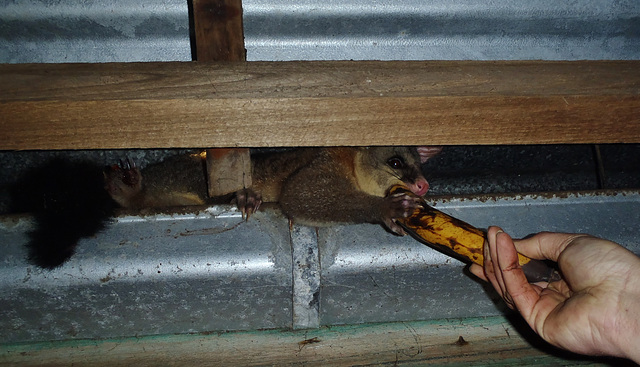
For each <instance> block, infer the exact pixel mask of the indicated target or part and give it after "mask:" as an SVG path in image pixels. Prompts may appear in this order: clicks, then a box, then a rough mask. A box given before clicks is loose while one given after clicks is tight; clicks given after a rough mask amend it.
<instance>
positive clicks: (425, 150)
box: [417, 145, 442, 163]
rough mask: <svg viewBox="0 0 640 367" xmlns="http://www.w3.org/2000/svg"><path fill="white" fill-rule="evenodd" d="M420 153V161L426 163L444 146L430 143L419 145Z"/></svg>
mask: <svg viewBox="0 0 640 367" xmlns="http://www.w3.org/2000/svg"><path fill="white" fill-rule="evenodd" d="M417 149H418V154H419V155H420V163H424V162H426V161H427V160H429V159H430V158H433V157H435V156H436V155H437V154H438V153H440V152H441V151H442V147H434V146H430V145H425V146H420V147H417Z"/></svg>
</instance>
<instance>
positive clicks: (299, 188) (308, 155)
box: [29, 147, 441, 268]
mask: <svg viewBox="0 0 640 367" xmlns="http://www.w3.org/2000/svg"><path fill="white" fill-rule="evenodd" d="M440 150H441V148H439V147H418V148H415V147H336V148H301V149H295V150H289V151H284V152H278V153H268V154H256V155H253V156H252V162H253V172H252V175H253V184H252V186H251V187H250V188H246V189H244V190H241V191H239V192H237V193H236V194H235V201H236V203H237V205H238V207H239V208H240V210H241V211H242V212H243V214H246V215H247V216H249V215H250V214H252V213H253V212H255V211H256V210H258V208H259V207H260V205H261V203H263V202H273V203H277V205H278V206H279V207H280V209H281V210H282V212H283V214H284V215H285V216H287V217H288V218H289V219H290V220H292V221H295V222H296V223H300V224H307V225H315V226H321V225H327V224H331V223H367V222H368V223H379V224H382V225H384V226H385V227H386V228H388V229H389V230H391V231H392V232H395V233H397V234H404V232H403V230H402V229H401V227H400V226H398V225H397V224H396V223H395V221H394V219H396V218H400V217H406V216H407V215H409V214H410V213H411V212H413V209H414V208H416V206H419V205H420V204H419V202H418V201H417V200H416V199H415V198H414V197H412V196H409V195H404V194H399V195H392V196H387V189H388V188H390V187H391V186H393V185H395V184H400V183H403V184H405V185H406V186H407V187H409V189H410V190H411V191H412V192H413V193H415V194H416V195H418V196H423V195H424V194H425V193H426V192H427V190H428V189H429V184H428V182H427V180H426V179H425V178H424V176H423V175H422V173H421V169H420V164H421V163H424V162H425V161H426V160H428V159H429V158H431V157H433V156H434V155H436V154H437V153H439V152H440ZM65 170H66V171H69V168H68V167H66V168H65V169H61V168H60V167H58V168H56V169H54V171H57V176H66V177H67V181H68V180H69V175H71V176H72V177H73V178H75V180H74V182H75V181H79V180H82V179H81V178H78V176H77V175H75V174H73V173H69V172H66V173H65V172H64V171H65ZM70 171H71V172H73V169H71V170H70ZM91 177H92V179H91V183H90V184H89V183H87V185H83V190H82V191H87V192H92V191H91V190H96V187H97V192H95V191H93V192H94V194H95V196H96V197H98V198H99V200H93V199H92V200H89V198H87V197H85V196H82V197H81V198H77V197H76V198H75V199H81V200H80V201H81V202H80V203H74V204H71V203H70V202H77V201H78V200H74V193H73V191H75V190H76V189H73V190H67V191H71V192H67V194H71V195H69V198H67V199H65V200H70V202H69V203H68V204H65V208H74V209H73V210H64V215H59V214H56V213H53V212H52V210H50V209H53V210H58V211H60V210H59V209H60V208H59V207H58V208H57V207H56V206H51V205H49V206H48V208H43V209H41V210H40V211H41V212H42V213H45V214H41V215H39V216H37V218H41V219H37V222H38V225H37V227H38V228H39V229H36V231H34V232H33V233H32V234H31V241H30V243H29V248H30V258H31V260H32V261H33V262H34V263H36V264H37V265H40V266H42V267H45V268H54V267H56V266H58V265H60V264H62V263H63V262H64V261H66V259H68V258H69V257H70V256H71V255H72V254H73V250H74V249H75V245H76V243H77V241H78V240H79V239H80V238H81V237H85V236H89V235H91V234H93V233H95V232H97V231H98V230H99V229H101V228H102V227H103V226H104V223H105V221H106V220H107V219H108V218H109V216H110V215H112V212H113V209H112V207H113V206H114V203H117V204H118V205H119V206H120V207H123V208H131V209H142V208H158V207H170V206H182V205H201V204H208V203H211V202H213V201H212V199H210V198H208V197H207V183H206V173H205V162H204V156H203V155H197V154H196V155H182V156H177V157H173V158H169V159H167V160H165V161H163V162H161V163H159V164H156V165H152V166H149V167H147V168H145V169H144V170H143V171H141V170H140V169H139V168H138V167H136V165H135V164H134V162H132V161H129V160H127V161H126V162H121V164H120V165H114V166H111V167H109V168H107V169H106V170H104V172H103V173H102V182H101V184H100V185H98V184H97V183H96V173H95V170H91ZM57 178H60V177H57ZM51 179H53V178H52V177H48V178H47V181H49V180H51ZM63 181H64V177H63ZM62 186H64V185H62ZM84 186H90V187H91V190H89V189H88V188H84ZM105 193H106V194H107V195H106V197H107V198H105ZM59 196H60V198H59ZM61 196H62V195H59V194H57V195H56V199H55V201H56V202H60V203H62V202H63V200H62V198H61ZM44 197H52V195H51V194H44ZM38 200H40V199H35V201H38ZM213 200H214V199H213ZM32 201H33V200H32ZM82 205H84V206H87V205H91V206H95V207H94V208H92V209H91V210H89V209H82V210H79V209H78V208H80V207H82ZM103 208H104V209H103ZM88 212H90V213H92V215H91V216H88V215H86V213H88ZM54 217H55V218H56V220H55V221H56V223H57V225H56V227H59V226H60V225H61V224H62V223H65V225H66V227H67V228H68V227H69V224H70V223H76V221H78V220H80V222H90V223H88V224H89V225H86V224H85V223H82V224H83V226H84V227H85V228H77V230H76V232H77V233H73V234H70V235H66V236H64V238H62V239H56V240H55V241H51V240H50V238H54V237H55V236H56V235H57V233H56V227H52V226H50V225H49V224H47V223H46V222H47V221H48V220H50V219H51V218H54ZM63 217H66V218H63ZM79 217H84V218H83V219H79ZM71 227H76V226H75V225H71ZM41 228H47V230H46V233H44V232H42V230H41ZM41 232H42V233H44V234H42V233H41ZM50 245H51V246H50Z"/></svg>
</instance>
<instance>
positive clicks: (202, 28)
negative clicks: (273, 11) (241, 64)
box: [191, 0, 246, 61]
mask: <svg viewBox="0 0 640 367" xmlns="http://www.w3.org/2000/svg"><path fill="white" fill-rule="evenodd" d="M191 1H192V9H193V24H194V30H195V32H194V33H195V44H196V60H198V61H245V60H246V50H245V48H244V29H243V27H242V1H241V0H191Z"/></svg>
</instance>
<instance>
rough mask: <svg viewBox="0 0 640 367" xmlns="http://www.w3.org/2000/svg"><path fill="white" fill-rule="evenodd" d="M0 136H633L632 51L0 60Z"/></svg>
mask: <svg viewBox="0 0 640 367" xmlns="http://www.w3.org/2000/svg"><path fill="white" fill-rule="evenodd" d="M0 83H1V84H2V85H3V88H2V89H0V131H2V134H3V135H4V136H3V138H2V139H0V149H83V148H89V149H91V148H95V149H112V148H116V149H117V148H153V147H158V148H159V147H268V146H327V145H387V144H389V145H416V144H438V145H440V144H444V145H447V144H551V143H618V142H623V143H638V142H640V61H577V62H541V61H535V62H534V61H519V62H518V61H513V62H512V61H509V62H471V61H467V62H454V61H444V62H442V61H434V62H422V61H420V62H417V61H416V62H374V61H371V62H360V61H358V62H348V61H331V62H249V63H130V64H129V63H127V64H23V65H0Z"/></svg>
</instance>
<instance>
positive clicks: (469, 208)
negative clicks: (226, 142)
mask: <svg viewBox="0 0 640 367" xmlns="http://www.w3.org/2000/svg"><path fill="white" fill-rule="evenodd" d="M435 206H436V207H437V208H440V209H441V210H443V211H445V212H448V213H450V214H453V215H454V216H456V217H458V218H461V219H463V220H466V221H468V222H469V223H472V224H474V225H477V226H479V227H485V226H488V225H490V224H499V225H501V226H502V227H503V228H504V229H505V230H507V231H508V232H510V233H512V234H513V235H514V236H515V237H522V236H525V235H527V234H529V233H533V232H538V231H542V230H551V231H569V232H574V231H575V232H586V233H591V234H595V235H600V236H602V237H606V238H609V239H612V240H614V241H617V242H619V243H621V244H623V245H624V246H626V247H628V248H630V249H631V250H633V251H635V252H637V253H638V252H640V240H639V239H640V228H639V227H638V223H640V192H637V191H626V192H621V193H618V194H593V193H590V194H567V195H562V196H551V195H547V196H532V195H525V196H521V195H515V196H502V197H484V198H475V199H464V200H463V199H448V200H439V201H437V202H435ZM29 228H30V222H29V221H28V220H27V219H25V218H22V219H16V218H14V217H4V218H2V219H1V220H0V246H2V251H1V252H0V305H2V307H0V342H19V341H37V340H52V339H71V338H79V339H83V338H110V337H118V336H132V335H155V334H173V333H188V332H210V331H220V330H252V329H263V328H289V327H293V328H307V327H316V326H318V325H335V324H353V323H370V322H390V321H407V320H428V319H440V318H452V317H476V316H484V315H499V314H501V313H502V311H503V310H502V308H501V307H500V305H502V303H501V302H495V300H494V298H495V293H493V292H492V291H487V289H488V287H487V286H486V284H481V283H479V282H478V281H476V280H475V279H474V278H473V277H470V276H468V275H467V274H465V272H464V270H463V264H462V263H460V262H458V261H457V260H453V259H451V258H449V257H447V256H445V255H442V254H440V253H438V252H436V251H434V250H432V249H430V248H428V247H426V246H424V245H422V244H420V243H418V242H417V241H415V240H413V239H412V238H410V237H397V236H394V235H392V234H390V233H388V232H386V231H385V230H384V229H382V228H381V227H380V226H376V225H369V224H363V225H345V226H332V227H327V228H321V229H319V230H318V232H317V235H316V230H315V229H314V228H306V227H294V230H293V232H291V234H290V232H289V225H288V222H287V220H286V219H284V218H283V217H282V216H280V215H278V214H277V213H275V212H272V211H265V212H258V213H256V214H255V215H254V216H252V217H251V219H250V220H249V221H248V222H243V221H242V218H241V217H240V214H239V213H238V212H237V211H235V210H232V209H229V208H225V207H213V208H211V209H209V210H206V211H203V212H197V213H193V214H189V213H186V214H172V215H171V214H167V215H164V214H163V215H148V216H133V217H120V218H118V219H116V220H114V221H113V223H112V224H111V225H110V226H109V227H108V228H107V229H106V230H105V231H103V232H101V233H100V234H98V235H97V236H95V237H94V238H87V239H85V240H83V241H82V243H81V244H80V246H79V248H78V253H77V254H76V255H75V256H74V257H72V259H71V260H70V261H69V262H67V263H66V264H64V265H63V266H62V267H60V268H58V269H55V270H53V271H47V270H42V269H38V268H36V267H34V266H32V265H29V264H27V263H26V262H25V256H26V251H25V249H24V244H25V241H26V236H25V232H26V231H28V230H29Z"/></svg>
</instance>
